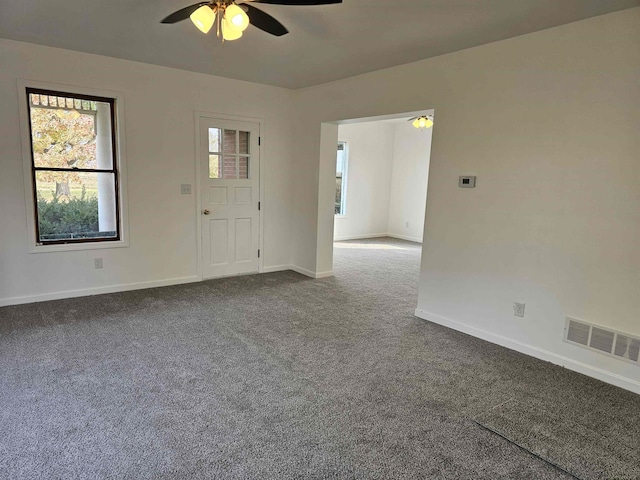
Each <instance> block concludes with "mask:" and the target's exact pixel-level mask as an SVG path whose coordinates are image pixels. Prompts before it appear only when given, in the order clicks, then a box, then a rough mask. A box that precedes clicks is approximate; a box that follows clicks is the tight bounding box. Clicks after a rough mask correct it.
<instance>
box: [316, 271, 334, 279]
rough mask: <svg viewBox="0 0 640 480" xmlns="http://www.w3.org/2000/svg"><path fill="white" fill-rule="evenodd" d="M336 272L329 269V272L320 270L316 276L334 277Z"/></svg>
mask: <svg viewBox="0 0 640 480" xmlns="http://www.w3.org/2000/svg"><path fill="white" fill-rule="evenodd" d="M333 276H334V273H333V270H329V271H327V272H318V273H316V274H315V277H314V278H328V277H333Z"/></svg>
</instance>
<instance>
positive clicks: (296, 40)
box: [0, 0, 640, 88]
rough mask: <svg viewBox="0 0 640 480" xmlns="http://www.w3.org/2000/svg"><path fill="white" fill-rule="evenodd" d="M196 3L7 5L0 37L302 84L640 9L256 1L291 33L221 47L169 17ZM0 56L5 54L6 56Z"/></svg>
mask: <svg viewBox="0 0 640 480" xmlns="http://www.w3.org/2000/svg"><path fill="white" fill-rule="evenodd" d="M193 1H194V0H0V37H2V38H9V39H13V40H20V41H25V42H31V43H38V44H43V45H50V46H54V47H61V48H66V49H70V50H78V51H82V52H89V53H95V54H100V55H107V56H110V57H117V58H124V59H128V60H135V61H140V62H146V63H152V64H156V65H164V66H168V67H174V68H180V69H183V70H192V71H196V72H202V73H208V74H212V75H220V76H223V77H229V78H235V79H241V80H248V81H252V82H258V83H264V84H269V85H277V86H281V87H287V88H301V87H308V86H311V85H317V84H320V83H325V82H329V81H332V80H337V79H340V78H345V77H350V76H353V75H358V74H361V73H366V72H370V71H374V70H379V69H382V68H387V67H391V66H395V65H400V64H403V63H409V62H414V61H417V60H422V59H425V58H429V57H433V56H436V55H442V54H444V53H449V52H454V51H457V50H461V49H464V48H469V47H473V46H477V45H482V44H485V43H489V42H493V41H496V40H502V39H505V38H510V37H514V36H517V35H522V34H525V33H530V32H534V31H538V30H543V29H545V28H550V27H554V26H557V25H562V24H565V23H570V22H574V21H577V20H581V19H584V18H588V17H593V16H596V15H602V14H605V13H609V12H614V11H617V10H622V9H625V8H631V7H635V6H640V0H394V1H391V0H387V1H381V0H344V3H343V4H341V5H326V6H314V7H291V6H280V5H264V4H263V5H258V4H256V6H258V7H259V8H260V9H262V10H264V11H265V12H267V13H269V14H271V15H273V16H275V17H276V18H277V19H279V20H280V21H281V22H282V23H283V24H284V25H285V26H287V28H288V29H289V32H290V33H289V34H288V35H285V36H282V37H273V36H271V35H268V34H266V33H264V32H262V31H260V30H258V29H256V28H254V27H249V29H248V30H247V31H246V32H245V35H244V36H243V37H242V38H241V39H240V40H237V41H234V42H227V43H225V44H224V45H222V44H221V43H220V42H219V41H218V40H217V39H216V38H215V36H214V35H212V33H210V34H209V35H206V36H205V35H203V34H201V33H200V32H199V31H198V30H196V28H195V27H194V26H193V25H192V24H191V22H190V21H188V20H187V21H184V22H182V23H179V24H175V25H164V24H161V23H160V20H161V19H162V18H164V17H165V16H166V15H168V14H169V13H171V12H173V11H175V10H177V9H179V8H182V7H185V6H187V5H190V4H191V3H193ZM0 54H1V52H0Z"/></svg>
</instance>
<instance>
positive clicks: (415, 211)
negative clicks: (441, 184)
mask: <svg viewBox="0 0 640 480" xmlns="http://www.w3.org/2000/svg"><path fill="white" fill-rule="evenodd" d="M394 126H395V132H394V133H395V135H394V147H393V172H392V175H391V185H390V187H389V216H388V220H387V232H388V234H389V235H391V236H394V237H399V238H404V239H405V240H411V241H413V242H422V234H423V230H424V213H425V207H426V200H427V182H428V181H429V159H430V156H431V135H432V133H433V128H427V129H416V128H415V127H413V126H412V125H411V124H410V123H409V122H401V123H396V124H394ZM407 224H408V226H407Z"/></svg>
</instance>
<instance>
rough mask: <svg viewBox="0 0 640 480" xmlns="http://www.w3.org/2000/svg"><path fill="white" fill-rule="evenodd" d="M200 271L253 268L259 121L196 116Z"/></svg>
mask: <svg viewBox="0 0 640 480" xmlns="http://www.w3.org/2000/svg"><path fill="white" fill-rule="evenodd" d="M199 128H200V155H201V157H200V172H199V173H200V177H201V179H200V196H201V200H202V205H201V217H202V222H201V239H202V262H203V265H202V276H203V278H213V277H223V276H228V275H239V274H245V273H255V272H257V271H258V256H259V252H258V248H259V245H260V239H259V235H260V228H259V227H260V225H259V223H260V212H259V200H260V155H259V153H260V152H259V147H258V145H259V143H258V140H259V135H260V125H259V124H257V123H251V122H235V121H229V120H217V119H213V118H204V117H201V118H200V126H199Z"/></svg>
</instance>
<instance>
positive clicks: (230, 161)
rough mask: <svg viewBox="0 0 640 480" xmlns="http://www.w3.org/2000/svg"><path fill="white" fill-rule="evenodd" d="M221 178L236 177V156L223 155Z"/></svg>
mask: <svg viewBox="0 0 640 480" xmlns="http://www.w3.org/2000/svg"><path fill="white" fill-rule="evenodd" d="M222 178H229V179H231V178H238V176H237V175H236V157H224V166H223V170H222Z"/></svg>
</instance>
